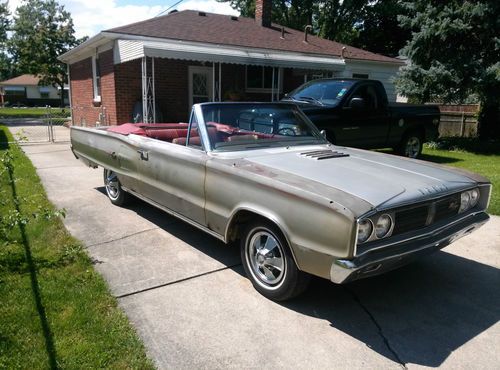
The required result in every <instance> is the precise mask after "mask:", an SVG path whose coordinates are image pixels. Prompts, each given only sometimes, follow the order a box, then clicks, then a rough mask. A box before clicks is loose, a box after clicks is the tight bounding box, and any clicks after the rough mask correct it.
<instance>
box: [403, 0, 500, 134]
mask: <svg viewBox="0 0 500 370" xmlns="http://www.w3.org/2000/svg"><path fill="white" fill-rule="evenodd" d="M403 6H404V7H405V8H406V9H407V10H408V12H409V14H410V15H405V16H400V17H399V20H400V22H401V25H402V26H403V27H405V28H407V29H409V30H411V31H412V32H413V36H412V38H411V40H410V41H409V42H408V44H407V45H406V46H405V47H404V49H403V50H402V53H403V55H405V56H407V57H408V58H409V60H410V64H409V65H408V66H406V67H404V68H402V69H401V71H400V73H399V76H398V78H397V81H396V85H397V88H398V90H399V92H400V93H402V94H403V95H406V96H408V97H410V98H414V99H416V100H419V101H421V102H428V101H443V102H445V103H448V102H455V103H462V102H464V101H466V100H468V99H470V98H471V97H474V96H475V97H477V99H478V100H479V101H480V103H481V112H480V117H479V135H480V137H482V138H488V137H490V138H491V137H497V138H498V137H500V123H499V106H500V94H499V92H500V58H499V56H500V37H499V35H500V2H499V1H498V0H483V1H460V0H447V1H431V2H429V1H427V0H417V1H413V2H405V3H403Z"/></svg>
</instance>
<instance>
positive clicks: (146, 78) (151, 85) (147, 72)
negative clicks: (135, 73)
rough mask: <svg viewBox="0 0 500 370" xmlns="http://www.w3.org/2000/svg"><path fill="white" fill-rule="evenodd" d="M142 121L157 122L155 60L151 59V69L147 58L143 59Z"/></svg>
mask: <svg viewBox="0 0 500 370" xmlns="http://www.w3.org/2000/svg"><path fill="white" fill-rule="evenodd" d="M142 121H143V123H155V122H156V99H155V59H154V58H151V67H150V68H148V58H147V57H142Z"/></svg>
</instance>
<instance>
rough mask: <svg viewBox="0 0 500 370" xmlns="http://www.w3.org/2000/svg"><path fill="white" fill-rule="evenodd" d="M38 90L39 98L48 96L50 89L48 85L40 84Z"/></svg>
mask: <svg viewBox="0 0 500 370" xmlns="http://www.w3.org/2000/svg"><path fill="white" fill-rule="evenodd" d="M38 91H39V92H40V98H42V99H48V98H49V97H50V90H49V87H48V86H40V87H39V88H38Z"/></svg>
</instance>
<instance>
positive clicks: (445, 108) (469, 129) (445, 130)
mask: <svg viewBox="0 0 500 370" xmlns="http://www.w3.org/2000/svg"><path fill="white" fill-rule="evenodd" d="M439 109H440V111H441V121H440V124H439V136H440V137H451V136H455V137H456V136H458V137H476V136H477V116H478V112H479V105H441V106H439Z"/></svg>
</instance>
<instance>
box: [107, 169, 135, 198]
mask: <svg viewBox="0 0 500 370" xmlns="http://www.w3.org/2000/svg"><path fill="white" fill-rule="evenodd" d="M104 186H105V187H106V194H107V195H108V198H109V200H110V201H111V203H113V204H114V205H115V206H124V205H125V204H127V202H128V201H129V198H130V196H129V194H128V193H126V192H125V191H124V190H123V189H122V185H121V183H120V180H118V176H117V175H116V173H115V172H113V171H111V170H108V169H106V168H105V169H104Z"/></svg>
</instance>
